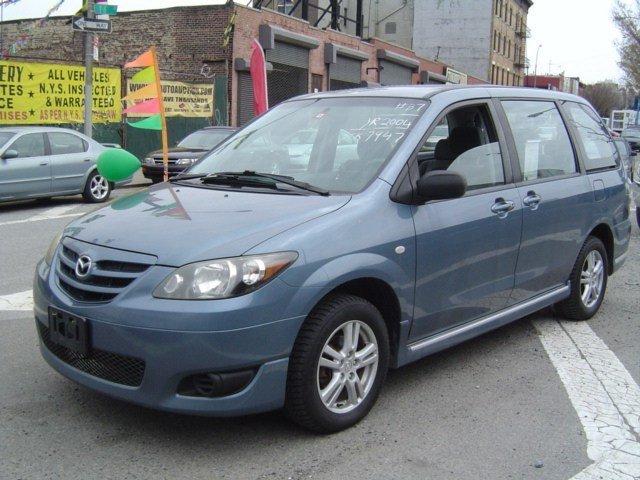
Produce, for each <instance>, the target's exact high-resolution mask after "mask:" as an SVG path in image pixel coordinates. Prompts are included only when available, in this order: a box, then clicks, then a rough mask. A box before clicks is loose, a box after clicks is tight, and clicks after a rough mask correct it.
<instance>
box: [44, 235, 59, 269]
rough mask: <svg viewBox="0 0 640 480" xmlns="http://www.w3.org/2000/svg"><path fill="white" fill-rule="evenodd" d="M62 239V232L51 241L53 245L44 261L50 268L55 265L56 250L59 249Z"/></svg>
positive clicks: (50, 246)
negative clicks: (52, 264)
mask: <svg viewBox="0 0 640 480" xmlns="http://www.w3.org/2000/svg"><path fill="white" fill-rule="evenodd" d="M61 239H62V232H61V233H59V234H58V235H56V236H55V237H54V238H53V240H52V241H51V244H50V245H49V249H48V250H47V253H46V254H45V256H44V261H45V263H46V264H47V265H49V266H51V263H53V256H54V255H55V254H56V249H57V248H58V245H59V244H60V240H61Z"/></svg>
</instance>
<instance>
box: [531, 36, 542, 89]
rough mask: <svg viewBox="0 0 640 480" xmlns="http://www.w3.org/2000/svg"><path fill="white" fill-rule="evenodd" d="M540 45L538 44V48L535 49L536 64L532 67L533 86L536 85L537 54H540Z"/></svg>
mask: <svg viewBox="0 0 640 480" xmlns="http://www.w3.org/2000/svg"><path fill="white" fill-rule="evenodd" d="M541 48H542V45H538V49H537V50H536V65H535V67H534V69H533V88H536V87H537V86H538V55H539V54H540V49H541Z"/></svg>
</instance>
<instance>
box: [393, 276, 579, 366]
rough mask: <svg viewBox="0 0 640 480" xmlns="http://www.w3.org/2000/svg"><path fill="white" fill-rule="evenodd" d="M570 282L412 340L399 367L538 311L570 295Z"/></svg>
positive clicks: (401, 357)
mask: <svg viewBox="0 0 640 480" xmlns="http://www.w3.org/2000/svg"><path fill="white" fill-rule="evenodd" d="M570 291H571V287H570V285H564V286H562V287H558V288H554V289H553V290H551V291H549V292H546V293H543V294H541V295H538V296H536V297H534V298H531V299H529V300H527V301H525V302H522V303H519V304H517V305H513V306H512V307H509V308H506V309H504V310H501V311H499V312H496V313H494V314H491V315H489V316H486V317H482V318H479V319H477V320H474V321H472V322H469V323H465V324H464V325H460V326H458V327H455V328H452V329H450V330H447V331H445V332H442V333H439V334H437V335H434V336H432V337H428V338H425V339H422V340H418V341H417V342H414V343H411V344H409V345H407V346H406V348H405V349H404V352H403V353H404V354H402V353H401V354H400V358H399V359H398V360H399V361H398V366H401V365H406V364H407V363H411V362H414V361H416V360H419V359H421V358H423V357H426V356H427V355H431V354H432V353H436V352H439V351H441V350H444V349H446V348H449V347H453V346H454V345H457V344H459V343H462V342H464V341H466V340H469V339H471V338H474V337H477V336H478V335H482V334H483V333H486V332H489V331H491V330H494V329H496V328H499V327H502V326H504V325H507V324H508V323H511V322H513V321H515V320H518V319H520V318H522V317H526V316H527V315H530V314H532V313H534V312H537V311H538V310H540V309H542V308H544V307H547V306H549V305H553V304H554V303H556V302H559V301H560V300H564V299H565V298H567V297H568V296H569V293H570Z"/></svg>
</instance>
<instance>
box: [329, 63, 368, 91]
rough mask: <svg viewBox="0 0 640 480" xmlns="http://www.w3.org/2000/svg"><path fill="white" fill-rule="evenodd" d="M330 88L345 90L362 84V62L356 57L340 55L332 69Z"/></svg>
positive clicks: (330, 72) (330, 71)
mask: <svg viewBox="0 0 640 480" xmlns="http://www.w3.org/2000/svg"><path fill="white" fill-rule="evenodd" d="M329 74H330V79H329V80H330V81H329V83H330V84H329V89H330V90H343V89H345V88H356V87H359V86H360V82H361V78H362V62H361V61H360V60H357V59H355V58H349V57H344V56H342V55H338V57H337V61H336V63H335V64H333V65H331V67H330V70H329Z"/></svg>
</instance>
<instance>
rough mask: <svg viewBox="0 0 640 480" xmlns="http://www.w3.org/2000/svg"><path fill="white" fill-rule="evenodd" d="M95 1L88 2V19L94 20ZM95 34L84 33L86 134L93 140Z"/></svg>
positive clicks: (88, 0) (89, 0)
mask: <svg viewBox="0 0 640 480" xmlns="http://www.w3.org/2000/svg"><path fill="white" fill-rule="evenodd" d="M93 5H94V0H87V13H86V16H87V18H93ZM92 93H93V33H92V32H85V33H84V134H85V135H86V136H87V137H90V138H93V119H92V117H91V110H92V108H91V107H92V102H93V95H92Z"/></svg>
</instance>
